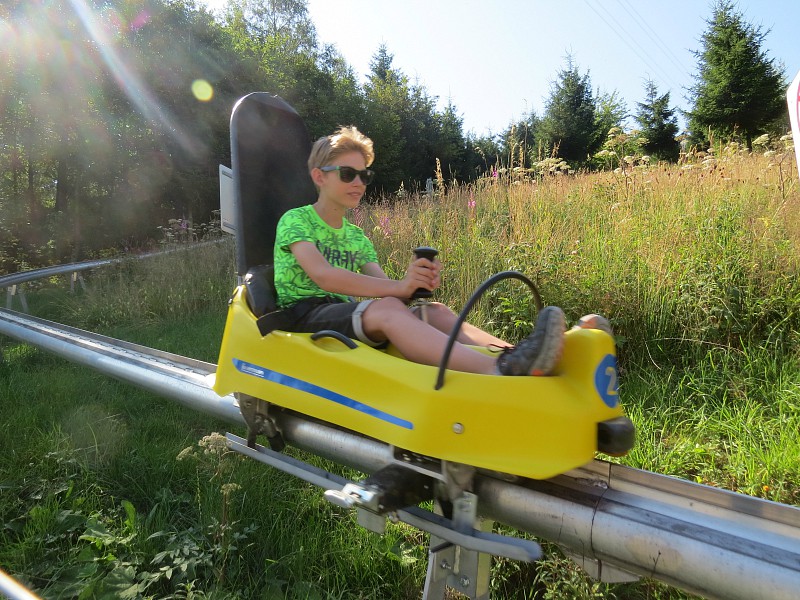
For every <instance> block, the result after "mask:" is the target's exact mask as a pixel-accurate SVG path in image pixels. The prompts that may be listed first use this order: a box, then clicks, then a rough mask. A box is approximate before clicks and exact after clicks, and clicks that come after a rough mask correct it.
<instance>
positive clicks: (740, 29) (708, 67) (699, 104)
mask: <svg viewBox="0 0 800 600" xmlns="http://www.w3.org/2000/svg"><path fill="white" fill-rule="evenodd" d="M706 23H707V24H708V29H707V30H706V32H705V33H704V34H703V37H702V44H703V49H702V50H701V51H699V52H696V53H695V56H697V58H698V63H699V69H700V73H699V75H698V76H696V79H697V84H696V85H695V86H693V87H692V88H691V92H692V93H693V95H694V110H692V111H690V112H689V117H690V129H691V131H692V137H693V138H694V139H696V140H702V139H704V138H705V135H706V132H707V131H708V130H709V129H711V130H713V131H714V132H716V133H717V134H719V135H722V136H727V137H733V136H736V135H742V136H744V138H745V140H746V142H747V147H748V148H751V147H752V141H753V138H755V137H757V136H758V135H759V134H761V133H763V132H764V131H765V130H766V129H767V128H768V127H769V126H770V125H771V124H772V123H773V122H774V121H775V120H776V119H777V118H779V117H780V116H781V115H782V114H783V113H784V111H785V110H786V107H785V105H784V99H783V90H784V89H785V87H786V83H785V81H784V77H783V74H782V73H781V71H780V69H778V68H777V67H776V65H775V63H774V60H773V59H769V58H767V55H766V53H765V52H764V50H762V44H763V42H764V39H765V37H766V35H767V33H769V32H768V31H766V32H765V31H762V30H761V28H760V27H754V26H753V25H751V24H749V23H746V22H745V21H744V19H743V16H742V14H741V13H739V12H736V11H735V9H734V5H733V3H731V2H730V1H728V0H718V2H717V3H716V4H715V5H714V8H713V15H712V17H711V19H710V20H709V21H706Z"/></svg>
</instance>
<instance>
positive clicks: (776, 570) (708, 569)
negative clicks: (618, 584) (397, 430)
mask: <svg viewBox="0 0 800 600" xmlns="http://www.w3.org/2000/svg"><path fill="white" fill-rule="evenodd" d="M0 334H4V335H7V336H10V337H13V338H16V339H18V340H20V341H23V342H26V343H30V344H33V345H35V346H38V347H40V348H42V349H45V350H48V351H50V352H52V353H54V354H57V355H59V356H61V357H63V358H66V359H67V360H70V361H73V362H76V363H78V364H82V365H85V366H88V367H91V368H93V369H96V370H98V371H100V372H102V373H105V374H107V375H110V376H112V377H115V378H117V379H121V380H123V381H127V382H129V383H132V384H134V385H136V386H138V387H142V388H145V389H148V390H150V391H152V392H154V393H156V394H159V395H162V396H165V397H167V398H171V399H173V400H176V401H178V402H180V403H182V404H184V405H185V406H187V407H189V408H192V409H194V410H199V411H202V412H205V413H208V414H211V415H213V416H216V417H219V418H222V419H224V420H226V421H228V422H230V423H233V424H235V425H240V426H243V425H244V421H243V419H242V417H241V413H240V412H239V408H238V405H237V403H236V399H235V398H234V397H233V396H225V397H223V398H221V397H219V396H217V395H216V393H214V391H213V390H212V389H211V381H212V378H213V376H214V373H215V370H216V366H215V365H213V364H210V363H205V362H202V361H197V360H193V359H190V358H186V357H183V356H179V355H175V354H170V353H167V352H162V351H159V350H154V349H152V348H147V347H144V346H139V345H136V344H132V343H129V342H123V341H120V340H116V339H113V338H109V337H106V336H102V335H98V334H94V333H89V332H86V331H82V330H79V329H75V328H72V327H67V326H64V325H60V324H57V323H53V322H49V321H46V320H43V319H39V318H36V317H31V316H28V315H23V314H20V313H15V312H13V311H7V310H2V309H0ZM275 417H276V420H277V421H278V425H279V426H280V428H281V429H282V431H283V434H284V437H285V439H286V441H287V442H288V443H290V444H292V445H294V446H296V447H299V448H302V449H305V450H308V451H310V452H313V453H314V454H316V455H319V456H322V457H325V458H329V459H331V460H334V461H335V462H337V463H339V464H343V465H346V466H350V467H352V468H356V469H359V470H361V471H364V472H366V473H371V472H374V471H376V470H377V469H379V468H381V467H382V466H384V465H386V464H388V463H390V462H391V460H392V455H391V449H390V448H389V447H388V446H387V445H385V444H383V443H381V442H379V441H376V440H371V439H367V438H363V437H361V436H358V435H355V434H353V433H349V432H347V431H342V430H339V429H335V428H332V427H328V426H325V425H322V424H319V423H315V422H312V421H309V420H305V419H303V418H302V417H301V416H299V415H295V414H291V413H283V412H280V411H276V414H275ZM475 491H476V493H477V495H478V497H479V499H480V506H479V507H478V512H479V513H480V514H481V515H482V516H484V517H487V518H491V519H493V520H495V521H497V522H499V523H504V524H507V525H510V526H512V527H515V528H517V529H519V530H522V531H527V532H530V533H532V534H534V535H536V536H538V537H541V538H544V539H547V540H550V541H552V542H554V543H557V544H559V545H560V546H561V547H563V548H564V549H565V551H567V552H568V553H569V554H570V555H571V556H572V557H573V558H575V559H576V560H578V562H579V563H580V564H582V565H583V566H584V567H585V568H587V570H588V571H589V572H590V573H592V574H593V575H595V576H597V577H599V578H602V579H604V580H620V579H623V578H624V577H625V576H626V575H628V576H630V575H638V576H644V577H651V578H654V579H659V580H661V581H664V582H666V583H669V584H670V585H674V586H676V587H678V588H682V589H684V590H687V591H690V592H692V593H696V594H700V595H702V596H705V597H708V598H726V599H734V600H735V599H739V598H741V599H742V600H744V599H747V600H753V599H758V598H763V599H768V598H769V599H777V600H781V599H787V600H788V599H790V598H792V599H793V598H796V597H797V594H798V590H800V508H797V507H793V506H788V505H782V504H777V503H775V502H770V501H767V500H761V499H758V498H753V497H750V496H745V495H743V494H737V493H733V492H729V491H726V490H720V489H717V488H712V487H708V486H703V485H699V484H694V483H691V482H687V481H683V480H680V479H677V478H674V477H667V476H663V475H658V474H656V473H650V472H647V471H641V470H638V469H632V468H630V467H625V466H622V465H616V464H611V463H608V462H604V461H594V462H593V463H591V464H589V465H587V466H586V467H584V468H582V469H578V470H575V471H571V472H570V473H567V474H565V475H561V476H558V477H555V478H553V479H550V480H546V481H530V480H523V481H504V480H500V479H497V478H494V477H492V476H490V475H488V474H484V475H479V476H478V478H477V482H476V490H475Z"/></svg>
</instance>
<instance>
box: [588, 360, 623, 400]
mask: <svg viewBox="0 0 800 600" xmlns="http://www.w3.org/2000/svg"><path fill="white" fill-rule="evenodd" d="M594 387H595V390H596V391H597V395H598V396H600V399H601V400H602V401H603V402H604V403H605V404H606V406H608V407H609V408H614V407H615V406H616V405H617V404H618V403H619V387H618V384H617V357H616V356H614V355H613V354H606V355H605V356H604V357H603V360H601V361H600V363H599V364H598V365H597V369H595V372H594Z"/></svg>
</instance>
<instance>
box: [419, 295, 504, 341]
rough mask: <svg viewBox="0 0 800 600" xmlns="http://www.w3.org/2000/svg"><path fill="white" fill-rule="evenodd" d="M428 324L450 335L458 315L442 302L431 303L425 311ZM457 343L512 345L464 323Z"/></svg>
mask: <svg viewBox="0 0 800 600" xmlns="http://www.w3.org/2000/svg"><path fill="white" fill-rule="evenodd" d="M419 310H420V309H417V310H416V311H414V314H416V315H419ZM424 310H425V311H426V317H427V319H428V323H429V324H430V325H431V326H433V327H434V328H435V329H438V330H439V331H441V332H443V333H446V334H447V335H450V332H451V331H452V330H453V325H455V323H456V321H457V320H458V315H456V314H455V313H454V312H453V311H452V310H450V308H449V307H447V306H446V305H445V304H442V303H440V302H431V303H430V304H428V305H427V306H426V307H425V309H424ZM456 340H457V341H459V342H461V343H462V344H472V345H473V346H499V347H501V348H504V347H506V346H509V345H510V344H509V343H508V342H506V341H505V340H501V339H500V338H497V337H495V336H493V335H492V334H490V333H488V332H486V331H484V330H483V329H480V328H478V327H475V325H472V324H471V323H462V325H461V330H460V331H459V333H458V337H457V338H456Z"/></svg>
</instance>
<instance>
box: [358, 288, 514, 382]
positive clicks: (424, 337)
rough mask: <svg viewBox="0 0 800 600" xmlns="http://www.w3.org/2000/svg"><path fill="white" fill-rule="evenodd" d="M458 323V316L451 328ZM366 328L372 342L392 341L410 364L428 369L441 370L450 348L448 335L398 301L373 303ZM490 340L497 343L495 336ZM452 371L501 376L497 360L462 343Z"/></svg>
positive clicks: (364, 323) (364, 320)
mask: <svg viewBox="0 0 800 600" xmlns="http://www.w3.org/2000/svg"><path fill="white" fill-rule="evenodd" d="M429 308H430V307H429ZM433 312H434V311H431V313H433ZM435 312H436V313H439V312H441V311H439V310H435ZM448 312H449V311H448ZM451 314H452V313H451ZM443 320H446V317H445V318H444V319H443ZM454 322H455V315H453V319H452V320H451V321H450V325H451V328H452V325H453V323H454ZM362 326H363V328H364V333H366V334H367V335H368V336H369V337H370V339H373V340H375V341H379V340H384V339H386V340H389V341H390V342H391V343H392V344H394V345H395V346H396V347H397V349H398V350H399V351H400V352H401V353H402V354H403V356H405V357H406V358H407V359H408V360H410V361H413V362H418V363H422V364H425V365H431V366H437V365H438V364H439V361H440V360H441V358H442V354H444V350H445V347H446V346H447V334H445V333H444V332H442V331H440V330H439V329H438V328H436V327H434V326H433V325H432V324H428V323H425V322H424V321H421V320H420V319H419V318H418V317H417V316H416V315H415V314H414V313H412V312H411V311H410V310H408V307H406V305H405V304H403V303H402V302H401V301H400V300H398V299H397V298H381V299H379V300H375V301H373V302H372V303H370V305H369V306H368V307H367V310H366V311H364V314H363V315H362ZM470 327H472V326H470ZM473 329H475V330H476V331H480V330H479V329H477V328H473ZM464 335H469V334H468V333H467V334H464ZM486 335H487V336H489V334H486ZM459 337H461V336H459ZM489 337H490V338H493V339H497V338H494V336H489ZM497 341H498V342H499V344H500V345H506V343H505V342H503V341H502V340H497ZM470 343H475V342H473V341H470ZM477 343H480V342H477ZM491 343H494V342H491ZM448 368H450V369H453V370H455V371H466V372H468V373H482V374H486V375H490V374H497V373H498V371H497V368H496V361H495V358H494V357H492V356H487V355H485V354H482V353H480V352H476V351H475V350H473V349H472V348H467V347H466V346H464V345H463V344H461V343H456V344H454V345H453V350H452V352H451V354H450V362H449V364H448Z"/></svg>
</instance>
